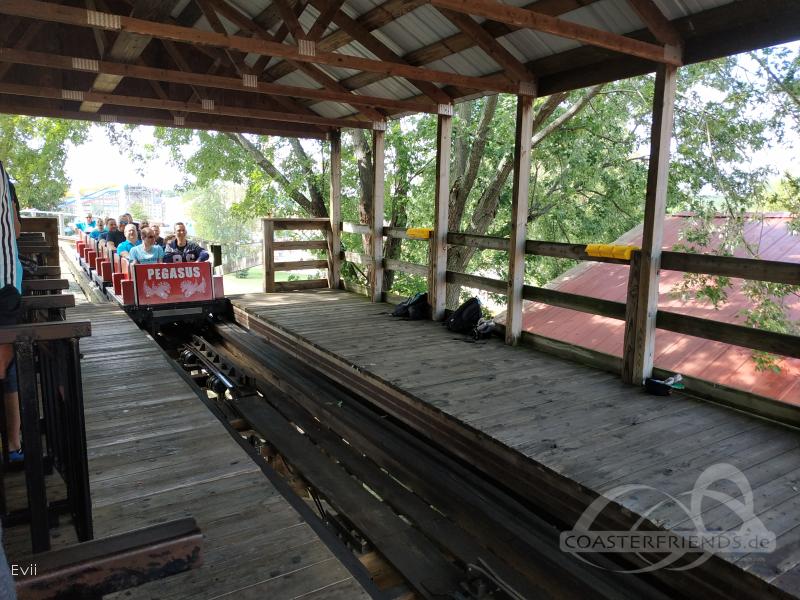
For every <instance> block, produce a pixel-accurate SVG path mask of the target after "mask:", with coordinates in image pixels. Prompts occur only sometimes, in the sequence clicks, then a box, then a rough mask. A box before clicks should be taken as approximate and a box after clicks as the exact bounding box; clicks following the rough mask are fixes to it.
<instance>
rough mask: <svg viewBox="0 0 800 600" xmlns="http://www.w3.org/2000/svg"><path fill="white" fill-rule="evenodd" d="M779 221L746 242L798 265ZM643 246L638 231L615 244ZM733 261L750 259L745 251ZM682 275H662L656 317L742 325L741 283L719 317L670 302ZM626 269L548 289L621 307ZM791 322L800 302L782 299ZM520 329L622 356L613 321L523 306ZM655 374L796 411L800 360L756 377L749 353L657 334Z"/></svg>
mask: <svg viewBox="0 0 800 600" xmlns="http://www.w3.org/2000/svg"><path fill="white" fill-rule="evenodd" d="M688 216H689V215H675V216H670V217H667V219H666V220H665V224H664V246H663V247H664V249H665V250H666V249H671V248H672V247H673V246H674V245H675V244H676V243H678V242H679V241H680V233H681V231H683V230H684V229H685V228H686V226H687V225H688V221H689V219H688ZM789 220H790V219H789V217H788V216H787V215H785V214H769V215H767V216H765V217H764V218H763V219H762V220H753V221H750V222H749V223H748V224H747V226H746V228H745V239H746V240H747V242H748V243H749V244H752V245H755V247H758V248H759V256H758V258H761V259H765V260H779V261H785V262H796V263H800V235H792V233H791V231H790V229H789V227H788V223H789ZM640 242H641V231H640V228H636V229H633V230H631V231H630V232H628V233H627V234H626V235H625V236H623V237H622V238H621V239H620V240H618V243H626V244H638V243H640ZM736 256H742V257H744V256H748V254H747V253H746V251H745V250H744V249H741V250H740V251H737V253H736ZM682 278H683V273H679V272H676V271H662V273H661V279H660V286H659V309H662V308H663V309H667V310H670V311H673V312H680V313H684V314H688V315H692V316H697V317H702V318H706V319H714V320H718V321H724V322H728V323H737V324H745V323H744V319H745V317H744V316H743V314H742V311H743V310H744V309H745V308H746V307H748V306H750V301H749V300H748V299H747V298H746V297H745V295H744V293H743V292H742V280H741V279H733V280H732V284H733V287H732V289H731V290H730V291H729V292H728V298H727V301H726V302H725V303H724V304H722V305H721V306H720V307H719V309H715V308H714V306H713V305H712V304H711V303H710V302H701V301H697V300H693V299H691V300H688V301H684V300H683V299H682V298H680V297H679V295H678V294H676V292H675V290H676V285H677V284H678V283H679V282H680V281H681V279H682ZM627 282H628V267H627V266H625V265H615V264H605V263H583V264H581V265H580V266H578V267H575V268H574V269H571V270H569V271H567V272H566V273H565V274H564V275H562V276H561V277H559V278H558V279H557V280H555V281H553V282H552V283H551V284H550V285H548V287H551V288H554V289H558V290H561V291H564V292H572V293H575V294H584V295H587V296H592V297H595V298H602V299H606V300H615V301H619V302H625V298H626V289H627ZM787 305H788V308H789V314H790V317H791V318H792V320H795V321H797V320H800V298H798V297H792V298H789V299H787ZM522 326H523V329H524V330H525V331H529V332H531V333H535V334H538V335H542V336H546V337H549V338H554V339H557V340H562V341H564V342H568V343H570V344H575V345H578V346H583V347H586V348H589V349H592V350H596V351H599V352H604V353H606V354H612V355H614V356H622V340H623V335H624V331H625V323H624V322H623V321H619V320H616V319H610V318H607V317H600V316H597V315H591V314H587V313H581V312H576V311H572V310H569V309H565V308H558V307H554V306H548V305H546V304H540V303H536V302H526V303H525V308H524V312H523V325H522ZM655 365H656V367H661V368H662V369H666V370H669V371H674V372H677V373H683V374H685V375H691V376H692V377H696V378H698V379H704V380H706V381H710V382H713V383H718V384H722V385H726V386H730V387H734V388H738V389H741V390H745V391H748V392H751V393H753V394H758V395H761V396H766V397H768V398H772V399H775V400H781V401H783V402H788V403H792V404H800V359H794V358H783V359H781V360H780V361H779V363H778V365H779V367H780V373H774V372H772V371H758V370H757V369H756V366H755V363H754V361H753V360H752V357H751V351H750V350H748V349H746V348H741V347H738V346H731V345H729V344H722V343H719V342H714V341H710V340H705V339H702V338H696V337H693V336H688V335H681V334H677V333H672V332H669V331H661V330H659V331H658V332H657V334H656V356H655Z"/></svg>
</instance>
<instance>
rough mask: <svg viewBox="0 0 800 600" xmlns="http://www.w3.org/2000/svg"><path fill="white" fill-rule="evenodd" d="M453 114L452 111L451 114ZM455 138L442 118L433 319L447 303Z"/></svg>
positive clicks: (440, 315) (438, 136)
mask: <svg viewBox="0 0 800 600" xmlns="http://www.w3.org/2000/svg"><path fill="white" fill-rule="evenodd" d="M451 112H452V111H451ZM452 138H453V117H452V116H451V115H445V114H441V115H439V124H438V127H437V130H436V196H435V203H434V209H433V237H431V239H430V245H431V254H430V256H431V259H430V269H431V272H430V277H429V282H428V291H429V292H430V295H429V297H430V301H431V309H432V311H431V317H432V318H433V320H434V321H441V320H442V319H444V311H445V308H446V306H445V305H446V300H447V221H448V215H449V212H450V205H449V202H450V142H451V140H452Z"/></svg>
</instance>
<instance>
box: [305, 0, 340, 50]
mask: <svg viewBox="0 0 800 600" xmlns="http://www.w3.org/2000/svg"><path fill="white" fill-rule="evenodd" d="M342 4H344V0H320V2H318V3H317V4H316V7H317V9H318V10H319V16H318V17H317V20H316V21H314V25H312V26H311V29H309V30H308V34H307V35H306V39H309V40H311V41H314V42H318V41H319V40H321V39H322V36H323V35H324V34H325V30H326V29H327V28H328V25H330V24H331V21H332V20H333V17H334V15H336V13H337V12H339V9H340V8H342Z"/></svg>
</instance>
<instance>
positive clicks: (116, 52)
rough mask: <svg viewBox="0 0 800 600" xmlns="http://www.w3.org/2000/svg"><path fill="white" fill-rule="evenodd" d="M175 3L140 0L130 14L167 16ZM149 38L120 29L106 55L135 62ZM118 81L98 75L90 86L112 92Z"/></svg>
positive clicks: (92, 107)
mask: <svg viewBox="0 0 800 600" xmlns="http://www.w3.org/2000/svg"><path fill="white" fill-rule="evenodd" d="M176 3H177V0H166V1H163V2H161V1H159V0H141V1H140V2H138V3H137V4H136V5H135V7H134V9H133V12H132V14H134V15H136V16H137V17H141V18H145V19H156V20H158V19H159V18H163V17H167V16H169V13H170V11H171V10H172V8H173V7H174V6H175V4H176ZM50 6H51V10H56V8H55V7H52V5H50ZM86 14H87V16H88V15H91V14H95V15H100V14H110V13H101V12H98V11H91V10H89V11H86ZM100 29H107V28H100ZM151 39H152V38H151V36H148V35H147V34H144V35H137V34H136V32H127V31H120V33H119V35H117V38H116V39H115V40H114V43H113V44H112V45H111V48H110V49H109V50H108V56H109V57H111V58H113V59H114V60H119V61H124V62H135V61H136V59H138V58H139V57H140V56H141V55H142V52H143V51H144V49H145V48H146V47H147V45H148V44H149V43H150V40H151ZM120 81H121V78H116V77H108V76H104V75H98V76H97V78H96V79H95V82H94V85H93V86H92V87H93V88H95V89H97V90H98V91H101V92H113V91H114V90H115V89H116V88H117V86H118V85H119V82H120ZM81 110H85V111H89V112H96V111H98V110H100V105H98V104H92V103H84V104H83V105H81Z"/></svg>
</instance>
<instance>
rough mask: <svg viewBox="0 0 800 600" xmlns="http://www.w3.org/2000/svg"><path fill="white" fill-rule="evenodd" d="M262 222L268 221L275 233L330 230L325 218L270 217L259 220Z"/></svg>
mask: <svg viewBox="0 0 800 600" xmlns="http://www.w3.org/2000/svg"><path fill="white" fill-rule="evenodd" d="M261 220H262V221H270V222H271V223H272V228H273V229H274V230H275V231H298V230H308V229H319V230H321V231H327V230H328V229H330V226H331V224H330V221H329V220H328V219H325V218H318V217H315V218H309V219H300V218H285V219H284V218H280V219H274V218H272V217H264V218H262V219H261Z"/></svg>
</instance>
